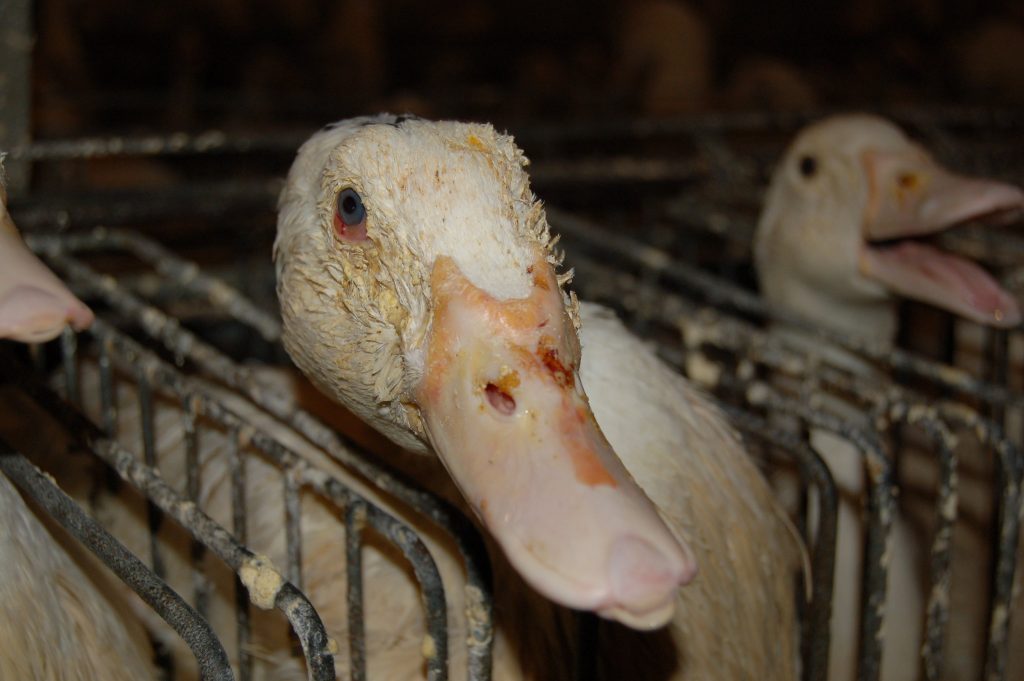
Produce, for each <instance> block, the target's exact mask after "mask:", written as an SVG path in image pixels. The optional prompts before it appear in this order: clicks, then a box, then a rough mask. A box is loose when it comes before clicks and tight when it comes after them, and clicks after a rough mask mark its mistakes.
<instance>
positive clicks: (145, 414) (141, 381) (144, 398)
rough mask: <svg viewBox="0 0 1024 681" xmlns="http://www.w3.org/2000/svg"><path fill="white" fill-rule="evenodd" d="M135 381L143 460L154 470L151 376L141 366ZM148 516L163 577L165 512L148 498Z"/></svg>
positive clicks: (153, 558)
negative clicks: (162, 550) (161, 529)
mask: <svg viewBox="0 0 1024 681" xmlns="http://www.w3.org/2000/svg"><path fill="white" fill-rule="evenodd" d="M135 382H136V385H137V387H138V393H137V395H138V398H139V423H141V424H142V443H141V444H142V453H143V461H145V462H146V465H147V466H149V467H150V468H152V469H153V470H158V469H159V462H158V461H157V453H156V426H155V424H154V423H153V421H154V414H153V392H152V389H151V388H150V386H149V376H148V375H147V373H146V371H145V370H144V369H142V368H141V367H139V368H137V370H136V372H135ZM146 518H147V522H148V525H149V555H150V563H151V565H152V566H153V572H155V573H156V574H157V576H158V577H160V578H161V579H163V578H164V577H165V576H166V575H167V569H166V567H165V566H164V561H163V556H162V555H161V551H160V525H161V524H162V522H163V514H162V513H160V509H159V508H158V507H157V506H156V504H155V503H153V501H152V500H151V499H147V500H146Z"/></svg>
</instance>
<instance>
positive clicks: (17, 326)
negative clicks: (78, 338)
mask: <svg viewBox="0 0 1024 681" xmlns="http://www.w3.org/2000/svg"><path fill="white" fill-rule="evenodd" d="M92 321H93V313H92V311H91V310H90V309H89V308H88V307H86V305H85V304H84V303H83V302H81V301H80V300H78V299H77V298H76V297H75V296H74V294H72V293H71V291H69V290H68V288H67V287H66V286H65V285H64V283H63V282H61V280H60V279H58V278H57V276H56V275H55V274H53V272H51V271H50V270H49V269H48V268H47V267H46V265H44V264H43V263H42V262H40V260H39V259H38V258H37V257H36V256H35V254H34V253H32V251H30V250H29V249H28V247H27V246H26V245H25V242H24V241H22V239H21V235H19V234H18V230H17V229H16V228H15V226H14V222H13V221H12V220H11V218H10V216H9V215H8V213H7V209H6V207H5V206H3V205H2V204H0V338H8V339H11V340H16V341H21V342H23V343H42V342H45V341H48V340H52V339H53V338H55V337H57V336H58V335H59V334H60V332H61V330H62V329H64V327H65V326H66V325H68V324H70V325H71V326H72V328H74V329H75V330H76V331H80V330H82V329H84V328H86V327H88V326H89V325H90V324H92Z"/></svg>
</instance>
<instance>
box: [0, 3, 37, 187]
mask: <svg viewBox="0 0 1024 681" xmlns="http://www.w3.org/2000/svg"><path fill="white" fill-rule="evenodd" d="M32 41H33V35H32V2H31V0H0V149H11V148H12V147H18V146H23V145H26V144H28V142H29V139H30V135H29V127H30V124H31V106H32V80H31V76H32ZM5 165H6V171H7V187H8V191H9V192H10V193H12V194H21V193H23V192H24V191H25V190H26V189H27V188H28V181H29V168H30V165H29V163H28V161H11V162H9V163H7V164H5Z"/></svg>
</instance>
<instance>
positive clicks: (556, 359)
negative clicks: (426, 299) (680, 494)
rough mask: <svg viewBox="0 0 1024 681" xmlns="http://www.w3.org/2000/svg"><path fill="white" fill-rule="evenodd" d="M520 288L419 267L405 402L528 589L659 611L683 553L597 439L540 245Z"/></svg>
mask: <svg viewBox="0 0 1024 681" xmlns="http://www.w3.org/2000/svg"><path fill="white" fill-rule="evenodd" d="M532 274H533V288H532V291H531V294H530V295H529V296H528V297H526V298H520V299H514V300H504V301H503V300H498V299H496V298H494V297H492V296H490V295H489V294H488V293H486V292H485V291H483V290H481V289H479V288H477V287H476V286H474V285H473V284H472V283H471V282H470V281H469V280H468V279H467V278H466V277H465V276H464V275H463V274H462V272H461V271H460V270H459V267H458V266H457V265H456V264H455V262H454V261H453V260H451V259H450V258H447V257H440V258H438V259H437V261H436V262H435V264H434V268H433V272H432V275H431V292H432V297H433V306H434V316H433V322H432V328H431V332H430V338H429V341H428V351H427V364H426V369H425V374H424V376H423V381H422V383H421V385H420V389H419V394H418V401H419V404H420V408H421V410H422V413H423V415H424V421H425V424H426V429H427V432H428V435H429V437H430V440H431V443H432V444H433V446H434V448H435V450H436V451H437V453H438V455H439V456H440V457H441V459H442V460H443V462H444V465H445V466H446V468H447V469H448V472H449V473H450V474H451V476H452V477H453V478H454V479H455V482H456V483H457V484H458V486H459V489H460V490H461V491H462V494H463V495H464V496H465V498H466V499H467V500H468V501H469V503H470V505H471V506H472V507H473V509H474V510H475V512H476V513H477V515H478V516H479V518H480V519H481V521H482V522H483V523H484V525H486V527H487V529H488V530H489V531H490V532H491V534H492V535H493V536H494V537H495V539H497V541H498V543H499V544H500V545H501V547H502V549H503V550H504V552H505V554H506V555H507V557H508V559H509V560H510V562H511V563H512V565H513V567H515V568H516V570H517V571H518V572H519V573H520V574H521V575H522V576H523V577H524V578H525V579H526V580H527V581H528V582H529V583H530V584H531V585H532V586H533V587H534V588H536V589H537V590H538V591H539V592H540V593H542V594H544V595H545V596H547V597H548V598H550V599H552V600H553V601H556V602H558V603H560V604H562V605H566V606H568V607H572V608H577V609H584V610H594V611H596V612H597V613H598V614H600V615H603V616H605V617H609V618H612V619H616V620H619V621H621V622H623V623H624V624H627V625H629V626H632V627H635V628H643V629H648V628H653V627H657V626H661V625H663V624H665V623H666V622H667V621H668V620H669V619H670V618H671V616H672V611H673V607H674V600H675V594H676V590H677V589H678V588H679V587H680V586H682V585H684V584H686V583H688V582H689V581H690V580H691V579H693V577H694V575H695V573H696V564H695V562H694V559H693V556H692V554H691V553H690V551H689V549H688V548H687V547H686V546H685V545H684V544H682V543H681V541H679V540H677V539H676V538H675V537H674V536H673V534H672V533H671V532H670V531H669V529H668V528H667V527H666V526H665V524H664V522H663V521H662V520H661V518H660V517H659V515H658V512H657V510H656V509H655V508H654V506H653V504H652V503H651V502H650V500H649V499H648V498H647V497H646V496H645V495H644V493H643V491H642V490H641V489H640V488H639V487H638V486H637V484H636V483H635V482H634V481H633V479H632V477H631V476H630V475H629V473H628V472H627V471H626V469H625V468H624V467H623V465H622V463H621V462H620V461H619V459H618V457H617V456H616V454H615V452H614V451H613V450H612V448H611V445H609V444H608V441H607V440H606V439H605V437H604V435H603V434H602V432H601V429H600V428H599V427H598V425H597V422H596V421H595V419H594V415H593V413H592V412H591V410H590V405H589V403H588V401H587V396H586V394H585V393H584V392H583V388H582V386H581V385H580V381H579V376H578V373H577V367H578V366H579V346H578V343H577V339H576V334H575V330H574V329H573V328H572V323H571V322H570V320H569V318H568V315H567V314H566V312H565V308H564V305H563V302H562V297H561V292H560V290H559V288H558V285H557V283H556V281H555V277H554V272H553V270H552V268H551V266H550V265H548V264H547V263H546V262H545V261H544V259H543V257H541V258H538V261H537V263H536V264H535V265H534V267H533V268H532Z"/></svg>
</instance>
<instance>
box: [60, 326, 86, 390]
mask: <svg viewBox="0 0 1024 681" xmlns="http://www.w3.org/2000/svg"><path fill="white" fill-rule="evenodd" d="M60 351H61V352H60V354H61V365H62V366H63V367H64V389H65V390H66V391H67V399H68V402H70V403H71V404H81V403H82V391H81V390H80V389H79V385H78V337H77V336H76V335H75V332H74V331H72V330H71V327H65V328H64V330H63V331H62V332H61V334H60Z"/></svg>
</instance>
